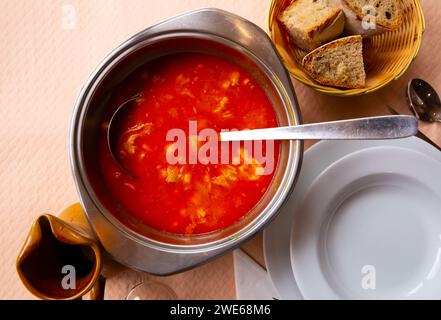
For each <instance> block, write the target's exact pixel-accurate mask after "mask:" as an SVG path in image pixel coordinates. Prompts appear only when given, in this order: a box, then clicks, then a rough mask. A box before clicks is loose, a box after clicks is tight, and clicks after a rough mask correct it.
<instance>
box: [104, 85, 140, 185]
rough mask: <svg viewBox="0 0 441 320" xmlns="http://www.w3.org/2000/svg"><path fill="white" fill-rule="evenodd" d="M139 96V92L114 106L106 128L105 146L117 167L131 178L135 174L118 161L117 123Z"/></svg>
mask: <svg viewBox="0 0 441 320" xmlns="http://www.w3.org/2000/svg"><path fill="white" fill-rule="evenodd" d="M140 97H141V94H140V93H138V94H136V95H135V96H133V97H132V98H130V99H129V100H127V101H125V102H124V103H122V104H121V105H120V106H119V107H118V108H116V110H115V112H114V114H113V115H112V118H110V122H109V127H108V129H107V146H108V148H109V151H110V155H111V156H112V159H113V161H115V163H116V164H117V165H118V167H119V168H120V169H121V170H122V171H124V172H125V173H126V174H128V175H129V176H131V177H132V178H136V176H135V175H134V174H133V173H131V172H130V171H129V170H128V169H127V168H126V167H125V166H124V165H123V164H122V163H121V161H119V159H118V158H119V157H118V152H117V149H116V147H117V142H118V139H117V134H118V131H119V130H118V124H120V123H121V118H122V117H123V116H124V115H126V112H127V111H128V110H129V109H130V108H131V107H133V102H135V101H136V100H137V99H138V98H140Z"/></svg>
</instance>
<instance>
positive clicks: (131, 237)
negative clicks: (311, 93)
mask: <svg viewBox="0 0 441 320" xmlns="http://www.w3.org/2000/svg"><path fill="white" fill-rule="evenodd" d="M176 52H202V53H208V54H214V55H217V56H220V57H223V58H226V59H228V60H230V61H234V62H235V63H236V64H238V65H240V66H241V67H242V68H244V69H245V70H247V71H248V72H249V73H250V74H252V75H253V77H254V78H255V79H256V80H257V81H258V82H259V83H260V85H261V86H262V88H263V89H264V90H265V92H266V94H267V96H268V98H269V99H270V100H271V102H272V104H273V107H274V110H275V112H276V114H277V117H278V121H279V124H280V125H295V124H299V123H300V115H299V108H298V104H297V100H296V97H295V93H294V89H293V87H292V84H291V81H290V77H289V75H288V72H287V71H286V69H285V67H284V65H283V63H282V61H281V59H280V57H279V56H278V54H277V53H276V51H275V48H274V46H273V44H272V42H271V40H270V39H269V38H268V36H267V35H266V34H265V32H264V31H263V30H262V29H260V28H259V27H257V26H256V25H254V24H253V23H251V22H249V21H247V20H244V19H243V18H241V17H238V16H236V15H233V14H231V13H228V12H224V11H221V10H218V9H200V10H196V11H192V12H189V13H186V14H183V15H181V16H178V17H175V18H172V19H170V20H167V21H165V22H162V23H160V24H158V25H155V26H153V27H150V28H148V29H146V30H144V31H142V32H140V33H139V34H137V35H135V36H134V37H132V38H131V39H129V40H127V41H126V42H125V43H123V44H122V45H121V46H119V47H118V48H117V49H116V50H114V51H113V52H112V53H111V54H110V55H109V56H107V57H106V58H105V59H104V61H103V62H102V63H101V64H100V65H99V66H98V68H97V69H96V70H95V71H94V72H93V73H92V74H91V76H90V77H89V79H88V80H87V82H86V84H85V85H84V87H83V89H82V90H81V93H80V95H79V98H78V100H77V103H76V106H75V109H74V112H73V116H72V120H71V124H70V134H69V139H70V141H69V151H70V161H71V167H72V170H73V175H74V178H75V183H76V187H77V190H78V193H79V197H80V200H81V203H82V206H83V209H84V211H85V212H86V214H87V218H88V220H89V222H90V225H91V227H92V229H93V230H94V232H95V234H96V236H97V237H98V239H99V240H100V242H101V244H102V246H103V247H104V249H105V250H106V251H107V252H108V253H109V254H110V255H111V256H112V257H113V258H114V259H115V260H117V261H119V262H120V263H122V264H124V265H127V266H129V267H131V268H133V269H137V270H141V271H145V272H148V273H152V274H158V275H166V274H171V273H176V272H179V271H183V270H185V269H189V268H192V267H194V266H197V265H199V264H201V263H204V262H206V261H208V260H210V259H212V258H214V257H216V256H218V255H220V254H222V253H225V252H226V251H228V250H230V249H233V248H235V247H237V246H238V245H240V244H241V243H242V242H244V241H245V240H247V239H249V238H251V237H252V236H253V235H255V234H256V233H257V232H258V231H259V230H261V229H262V228H263V227H264V226H265V225H266V224H267V223H268V222H269V221H270V220H271V219H272V218H273V217H274V216H275V215H276V214H277V212H278V211H279V209H280V207H281V206H282V205H283V203H284V201H285V200H286V198H287V197H288V195H289V194H290V192H291V190H292V188H293V185H294V182H295V180H296V177H297V174H298V172H299V169H300V164H301V158H302V151H303V144H302V143H301V142H300V141H292V142H288V141H286V142H283V143H282V145H281V148H280V156H279V163H278V166H277V168H276V171H275V175H274V179H273V181H272V184H271V186H270V187H269V188H268V191H267V192H266V194H265V195H264V197H263V198H262V200H261V201H260V202H259V203H258V204H257V205H256V207H255V208H254V209H253V210H252V211H251V212H249V213H248V214H247V215H246V216H245V217H244V218H243V219H241V220H240V221H239V222H237V223H236V224H234V225H233V226H231V227H229V228H227V229H224V230H220V231H216V232H212V233H209V234H203V235H196V236H179V235H171V234H166V233H160V232H158V231H154V230H151V229H150V228H149V227H148V226H143V225H141V224H140V223H138V222H136V221H131V222H129V223H127V222H125V223H123V222H121V221H120V220H118V219H117V218H115V215H114V214H112V212H115V211H114V210H116V207H115V204H113V203H112V199H110V196H109V195H108V194H107V193H106V189H105V187H104V186H103V184H102V179H101V177H100V170H99V162H98V157H97V151H96V150H97V143H98V132H99V130H100V126H101V121H102V118H103V115H104V112H105V107H106V101H107V99H108V98H109V96H110V94H111V92H112V90H113V89H114V87H115V86H117V85H118V84H119V83H120V82H121V81H122V80H123V79H125V78H126V76H127V75H129V74H130V73H131V72H132V71H133V70H135V69H136V68H137V67H139V66H141V65H143V64H145V63H147V62H149V61H152V60H154V59H157V58H158V57H161V56H164V55H168V54H172V53H176Z"/></svg>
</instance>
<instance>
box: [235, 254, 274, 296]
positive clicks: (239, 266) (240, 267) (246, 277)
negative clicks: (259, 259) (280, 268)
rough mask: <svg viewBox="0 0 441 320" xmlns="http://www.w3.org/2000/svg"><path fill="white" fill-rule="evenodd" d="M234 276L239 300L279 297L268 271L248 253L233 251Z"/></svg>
mask: <svg viewBox="0 0 441 320" xmlns="http://www.w3.org/2000/svg"><path fill="white" fill-rule="evenodd" d="M233 257H234V278H235V281H236V297H237V299H238V300H272V299H274V298H278V296H277V294H276V292H275V290H274V288H273V285H272V283H271V280H270V278H269V275H268V273H267V272H266V271H265V270H264V269H263V268H262V267H261V266H259V265H258V264H257V263H256V262H254V261H253V260H252V259H251V258H250V257H249V256H248V255H247V254H246V253H244V252H243V251H242V250H240V249H237V250H235V251H234V252H233Z"/></svg>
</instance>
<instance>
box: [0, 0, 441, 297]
mask: <svg viewBox="0 0 441 320" xmlns="http://www.w3.org/2000/svg"><path fill="white" fill-rule="evenodd" d="M422 2H423V5H424V8H425V11H426V16H427V32H426V35H425V40H424V45H423V49H422V52H421V54H420V56H419V57H418V59H417V60H416V61H415V63H414V64H413V65H412V67H411V69H410V70H409V72H408V73H407V74H406V75H405V76H404V77H402V78H401V79H400V80H399V81H397V82H395V83H394V84H393V85H391V86H389V87H388V88H385V89H383V90H381V91H379V92H378V93H375V94H373V95H371V96H368V97H359V98H354V99H340V98H331V97H328V96H325V95H321V94H317V93H315V92H314V91H312V90H311V89H309V88H306V87H305V86H303V85H301V84H298V83H295V87H296V90H297V93H298V97H299V100H300V102H301V107H302V112H303V116H304V120H305V122H314V121H320V120H332V119H342V118H350V117H360V116H367V115H376V114H382V113H386V112H387V111H386V108H385V105H386V104H390V105H392V106H394V107H395V108H397V109H398V110H400V111H402V112H406V111H407V109H406V106H405V105H406V104H405V100H404V96H403V90H404V86H405V83H406V82H407V81H408V80H409V78H411V77H415V76H419V77H422V78H424V79H427V80H428V81H430V82H432V83H433V84H435V85H436V86H437V87H438V89H439V90H441V66H440V64H439V58H438V57H439V53H440V52H441V36H440V33H439V30H440V29H441V20H440V19H439V18H438V16H437V15H438V13H439V10H440V9H441V3H440V2H439V0H423V1H422ZM268 5H269V0H241V1H237V0H185V1H182V0H161V1H156V0H93V1H92V0H71V1H61V0H60V1H59V0H52V1H51V0H42V1H38V0H4V1H2V2H1V4H0V12H1V14H2V17H1V19H0V39H1V41H2V43H1V45H0V208H1V211H0V215H1V219H0V230H1V232H0V248H1V255H0V256H1V258H0V283H1V287H0V298H1V299H5V298H31V297H32V296H31V295H30V294H29V293H28V292H27V291H26V290H25V289H24V287H23V286H22V285H21V283H20V282H19V279H18V277H17V275H16V273H15V257H16V255H17V253H18V250H19V248H20V246H21V244H22V242H23V240H24V237H25V235H26V233H27V231H28V229H29V227H30V225H31V223H32V221H33V220H34V219H35V217H36V216H37V215H39V214H41V213H43V212H49V213H54V214H56V213H57V212H59V211H61V210H62V209H63V208H64V207H66V206H67V205H69V204H71V203H73V202H76V201H77V195H76V192H75V189H74V184H73V181H72V178H71V172H70V169H69V163H68V159H67V126H68V121H69V117H70V114H71V111H72V107H73V105H74V102H75V99H76V97H77V94H78V92H79V90H80V87H81V85H82V84H83V82H84V80H85V79H86V78H87V76H88V74H89V73H90V72H91V71H92V70H93V68H94V67H95V66H96V65H97V64H98V62H99V61H100V60H101V59H102V58H103V57H104V56H105V55H106V54H107V53H108V52H109V51H110V50H111V49H113V48H114V47H116V46H117V45H118V44H120V43H121V42H123V41H124V40H125V39H127V38H128V37H130V36H131V35H133V34H134V33H136V32H138V31H140V30H142V29H144V28H145V27H148V26H150V25H152V24H154V23H156V22H158V21H160V20H162V19H164V18H167V17H170V16H172V15H175V14H178V13H180V12H183V11H186V10H189V9H195V8H198V7H206V6H214V7H219V8H222V9H225V10H229V11H232V12H235V13H237V14H239V15H241V16H243V17H245V18H247V19H250V20H252V21H254V22H255V23H257V24H258V25H260V26H262V27H265V23H266V14H267V8H268ZM72 12H74V16H72ZM424 130H425V131H426V132H427V133H428V135H429V136H431V137H433V139H434V140H436V141H437V142H438V143H440V144H441V134H440V130H441V128H440V125H430V126H427V125H426V126H425V127H424ZM140 276H141V275H139V274H137V273H135V272H133V271H124V272H122V273H120V274H119V275H117V276H116V277H115V278H113V279H110V280H109V283H108V292H107V298H122V297H124V296H125V294H126V293H127V290H128V289H129V288H130V287H131V286H132V285H134V284H135V283H136V282H137V281H139V277H140ZM143 277H146V276H145V275H143ZM233 277H234V276H233V265H232V257H231V255H227V256H226V257H224V258H222V259H219V260H217V261H215V262H213V263H210V264H208V265H206V266H204V267H202V268H198V269H196V270H193V271H190V272H187V273H183V274H180V275H177V276H174V277H171V278H165V279H161V281H164V282H166V283H167V284H169V285H170V286H171V287H172V288H173V289H174V290H175V291H176V292H177V294H178V296H179V297H180V298H214V299H216V298H217V299H223V298H234V297H235V292H234V278H233Z"/></svg>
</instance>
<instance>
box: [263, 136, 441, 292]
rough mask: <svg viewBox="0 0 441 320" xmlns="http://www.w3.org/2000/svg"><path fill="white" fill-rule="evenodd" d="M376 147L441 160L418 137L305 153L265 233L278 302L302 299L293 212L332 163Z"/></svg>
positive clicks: (324, 145)
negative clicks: (292, 243) (293, 243)
mask: <svg viewBox="0 0 441 320" xmlns="http://www.w3.org/2000/svg"><path fill="white" fill-rule="evenodd" d="M376 146H398V147H403V148H408V149H412V150H418V151H420V152H422V153H424V154H426V155H429V156H431V157H433V158H434V159H437V160H439V161H441V152H439V151H438V150H436V149H435V148H433V147H432V146H430V145H429V144H427V143H426V142H424V141H422V140H420V139H418V138H414V137H412V138H408V139H404V140H395V141H322V142H319V143H317V144H316V145H314V146H313V147H311V148H310V149H309V150H308V151H306V152H305V154H304V159H303V166H302V170H301V172H300V176H299V179H298V181H297V184H296V187H295V189H294V192H293V193H292V195H291V197H290V198H289V199H288V201H287V203H286V205H285V206H284V207H283V208H282V210H281V212H280V213H279V215H278V216H277V218H276V219H275V220H274V221H273V222H272V223H271V224H270V225H269V226H268V228H266V229H265V231H264V256H265V263H266V266H267V270H268V273H269V275H270V277H271V280H272V283H273V285H274V288H275V290H276V292H277V293H278V298H279V299H303V296H302V294H301V292H300V290H299V288H298V285H297V282H296V279H295V277H294V273H293V271H292V267H291V261H290V232H291V226H292V218H293V213H294V212H295V211H296V209H297V208H298V207H299V205H300V201H301V199H302V198H303V197H304V193H305V192H306V191H307V189H308V188H309V187H310V185H311V183H312V182H313V181H314V180H315V179H316V178H317V176H318V175H319V174H320V173H321V172H322V171H323V170H325V169H326V168H327V167H328V166H330V165H331V164H332V163H333V162H335V161H337V160H338V159H340V158H342V157H344V156H346V155H347V154H350V153H353V152H356V151H358V150H362V149H366V148H371V147H376Z"/></svg>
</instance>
